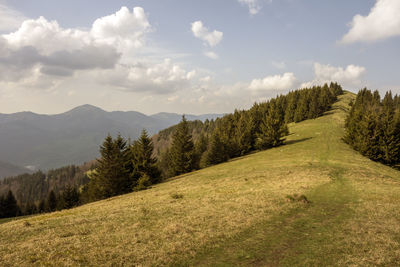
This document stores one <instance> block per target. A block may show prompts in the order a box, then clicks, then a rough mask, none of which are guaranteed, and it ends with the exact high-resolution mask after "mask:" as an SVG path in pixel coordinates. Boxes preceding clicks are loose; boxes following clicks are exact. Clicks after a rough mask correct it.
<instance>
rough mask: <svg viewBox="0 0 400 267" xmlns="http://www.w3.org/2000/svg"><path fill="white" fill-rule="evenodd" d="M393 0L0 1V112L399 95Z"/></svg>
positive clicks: (397, 20) (233, 105)
mask: <svg viewBox="0 0 400 267" xmlns="http://www.w3.org/2000/svg"><path fill="white" fill-rule="evenodd" d="M398 14H400V1H399V0H335V1H331V0H219V1H215V0H202V1H195V0H179V1H178V0H168V1H166V0H141V1H139V0H137V1H133V0H132V1H130V0H113V1H110V0H86V1H81V0H69V1H59V0H35V1H32V0H0V113H14V112H20V111H33V112H36V113H42V114H55V113H61V112H65V111H67V110H69V109H72V108H74V107H76V106H79V105H83V104H91V105H95V106H98V107H100V108H102V109H104V110H107V111H114V110H122V111H128V110H135V111H139V112H142V113H145V114H154V113H157V112H176V113H185V114H204V113H226V112H232V111H233V110H234V109H245V108H249V107H251V105H252V104H253V103H254V102H256V101H264V100H266V99H268V98H271V97H274V96H276V95H277V94H283V93H287V92H288V91H290V90H294V89H298V88H302V87H306V86H313V85H320V84H323V83H325V82H330V81H336V82H338V83H340V84H341V85H342V86H343V87H344V89H346V90H350V91H353V92H357V91H358V90H359V89H361V88H363V87H368V88H369V89H373V90H375V89H377V90H379V91H380V92H382V93H383V92H385V91H387V90H392V92H394V93H400V75H399V70H400V60H399V59H400V49H399V48H400V16H398Z"/></svg>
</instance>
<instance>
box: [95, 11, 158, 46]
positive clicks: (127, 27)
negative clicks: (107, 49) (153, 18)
mask: <svg viewBox="0 0 400 267" xmlns="http://www.w3.org/2000/svg"><path fill="white" fill-rule="evenodd" d="M150 29H151V27H150V23H149V21H148V19H147V16H146V14H145V12H144V9H143V8H141V7H135V8H133V11H132V13H131V12H130V11H129V9H128V8H127V7H122V8H121V9H120V10H119V11H118V12H116V13H115V14H112V15H109V16H105V17H102V18H99V19H97V20H96V21H95V22H94V23H93V26H92V29H91V31H90V34H91V36H92V37H93V38H94V39H95V41H96V42H98V43H105V44H108V45H114V46H115V45H116V46H118V47H121V48H124V47H135V48H138V47H142V46H143V45H144V35H145V33H147V32H149V31H150Z"/></svg>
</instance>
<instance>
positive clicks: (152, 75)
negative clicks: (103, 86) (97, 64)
mask: <svg viewBox="0 0 400 267" xmlns="http://www.w3.org/2000/svg"><path fill="white" fill-rule="evenodd" d="M94 75H96V74H94ZM195 76H196V71H194V70H192V71H189V72H188V71H186V70H185V69H183V68H182V67H181V66H179V65H178V64H175V63H173V62H172V61H171V60H170V59H165V60H164V61H163V62H161V63H158V64H154V65H151V64H146V63H137V64H134V65H122V64H119V65H118V66H117V67H116V68H115V69H112V70H104V71H102V72H101V75H100V76H99V77H100V78H98V79H100V80H101V81H102V82H104V83H107V84H110V85H113V86H117V87H119V88H122V89H124V90H126V91H135V92H153V93H157V94H165V93H170V92H174V91H177V90H181V89H183V88H185V87H187V86H188V85H189V83H190V82H191V81H192V80H193V79H194V78H195Z"/></svg>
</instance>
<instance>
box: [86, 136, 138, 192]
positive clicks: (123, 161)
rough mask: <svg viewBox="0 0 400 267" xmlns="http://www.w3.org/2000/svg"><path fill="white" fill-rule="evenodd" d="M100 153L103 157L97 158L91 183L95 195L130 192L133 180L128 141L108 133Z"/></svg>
mask: <svg viewBox="0 0 400 267" xmlns="http://www.w3.org/2000/svg"><path fill="white" fill-rule="evenodd" d="M100 154H101V158H100V159H98V160H97V168H96V171H95V172H93V177H92V180H91V181H90V184H89V190H90V191H91V192H92V194H94V195H93V197H94V198H95V199H101V198H107V197H111V196H116V195H119V194H123V193H127V192H130V191H131V189H132V181H131V178H130V170H129V164H130V160H129V154H128V149H127V143H126V141H125V140H124V139H123V138H122V137H121V135H118V137H117V138H116V139H115V140H113V138H112V137H111V135H108V136H107V137H106V138H105V140H104V142H103V145H102V146H101V147H100Z"/></svg>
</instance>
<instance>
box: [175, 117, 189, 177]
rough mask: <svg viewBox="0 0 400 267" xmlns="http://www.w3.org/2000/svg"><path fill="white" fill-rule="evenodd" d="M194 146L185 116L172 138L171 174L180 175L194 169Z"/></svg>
mask: <svg viewBox="0 0 400 267" xmlns="http://www.w3.org/2000/svg"><path fill="white" fill-rule="evenodd" d="M193 159H194V144H193V141H192V135H191V133H190V132H189V127H188V123H187V120H186V118H185V116H182V121H181V122H180V123H179V124H178V127H177V129H176V131H175V133H174V135H173V137H172V146H171V150H170V164H171V173H172V174H173V175H180V174H183V173H187V172H190V171H192V170H193V168H194V166H193V165H194V161H193Z"/></svg>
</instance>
